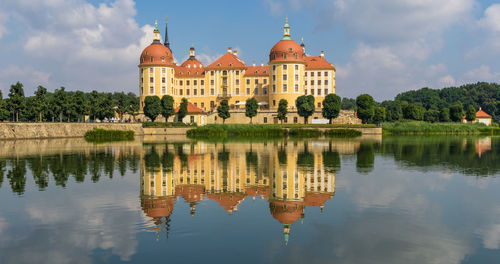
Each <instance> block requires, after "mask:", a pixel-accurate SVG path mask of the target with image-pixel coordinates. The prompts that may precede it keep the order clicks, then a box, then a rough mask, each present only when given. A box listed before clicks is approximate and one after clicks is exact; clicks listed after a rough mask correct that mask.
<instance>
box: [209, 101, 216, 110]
mask: <svg viewBox="0 0 500 264" xmlns="http://www.w3.org/2000/svg"><path fill="white" fill-rule="evenodd" d="M214 107H215V102H214V101H210V108H211V109H214Z"/></svg>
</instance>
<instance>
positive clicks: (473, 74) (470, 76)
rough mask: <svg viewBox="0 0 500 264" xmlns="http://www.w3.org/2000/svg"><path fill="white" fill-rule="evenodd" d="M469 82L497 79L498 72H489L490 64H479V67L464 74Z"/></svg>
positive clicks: (499, 77)
mask: <svg viewBox="0 0 500 264" xmlns="http://www.w3.org/2000/svg"><path fill="white" fill-rule="evenodd" d="M465 78H466V79H467V80H468V81H469V82H475V81H498V80H499V79H500V72H491V69H490V66H488V65H481V66H480V67H479V68H476V69H472V70H470V71H468V72H467V73H466V74H465Z"/></svg>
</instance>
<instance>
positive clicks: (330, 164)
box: [322, 142, 340, 172]
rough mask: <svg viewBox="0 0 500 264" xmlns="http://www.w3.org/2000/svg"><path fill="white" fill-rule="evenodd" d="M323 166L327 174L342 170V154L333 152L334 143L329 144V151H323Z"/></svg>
mask: <svg viewBox="0 0 500 264" xmlns="http://www.w3.org/2000/svg"><path fill="white" fill-rule="evenodd" d="M322 154H323V166H324V167H325V169H326V170H327V172H336V171H338V170H339V169H340V154H339V153H338V152H337V151H332V142H330V143H329V147H328V150H326V151H323V153H322Z"/></svg>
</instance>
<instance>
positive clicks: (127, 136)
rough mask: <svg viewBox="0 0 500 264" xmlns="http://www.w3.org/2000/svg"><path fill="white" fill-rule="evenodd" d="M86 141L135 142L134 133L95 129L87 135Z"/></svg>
mask: <svg viewBox="0 0 500 264" xmlns="http://www.w3.org/2000/svg"><path fill="white" fill-rule="evenodd" d="M85 139H86V140H88V141H91V142H109V141H128V140H134V131H132V130H107V129H102V128H95V129H93V130H89V131H87V132H86V133H85Z"/></svg>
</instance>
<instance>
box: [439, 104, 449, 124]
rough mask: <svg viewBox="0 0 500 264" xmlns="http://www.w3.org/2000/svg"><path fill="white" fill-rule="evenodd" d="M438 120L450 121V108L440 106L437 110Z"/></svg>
mask: <svg viewBox="0 0 500 264" xmlns="http://www.w3.org/2000/svg"><path fill="white" fill-rule="evenodd" d="M439 121H441V122H450V121H451V120H450V109H448V108H446V107H444V108H441V111H440V112H439Z"/></svg>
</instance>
